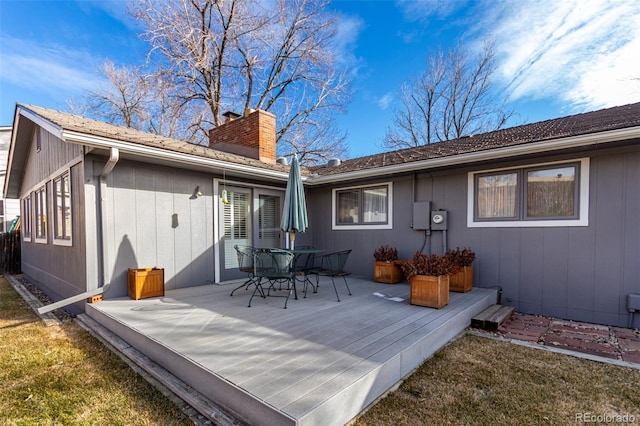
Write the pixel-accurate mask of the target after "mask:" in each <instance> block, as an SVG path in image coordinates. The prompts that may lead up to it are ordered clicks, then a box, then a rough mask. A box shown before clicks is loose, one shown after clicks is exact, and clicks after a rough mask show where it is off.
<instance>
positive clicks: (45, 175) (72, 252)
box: [21, 131, 86, 312]
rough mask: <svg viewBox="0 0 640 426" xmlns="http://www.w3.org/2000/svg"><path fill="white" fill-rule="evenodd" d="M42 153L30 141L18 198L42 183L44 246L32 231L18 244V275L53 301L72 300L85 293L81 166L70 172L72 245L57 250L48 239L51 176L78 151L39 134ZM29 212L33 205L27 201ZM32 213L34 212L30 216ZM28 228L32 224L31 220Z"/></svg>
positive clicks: (77, 154)
mask: <svg viewBox="0 0 640 426" xmlns="http://www.w3.org/2000/svg"><path fill="white" fill-rule="evenodd" d="M41 137H42V139H41V141H42V149H41V150H40V152H37V151H36V148H35V137H34V138H33V139H32V141H31V149H30V152H29V161H28V165H27V167H26V170H25V176H24V180H23V184H22V191H21V193H22V194H26V193H28V192H29V191H30V190H32V189H33V188H34V187H36V186H39V185H41V184H43V183H46V185H47V195H48V201H47V210H48V211H47V217H48V218H49V224H48V229H47V243H46V244H42V243H36V242H35V227H34V229H33V238H32V240H31V241H30V242H29V241H23V242H22V271H23V273H24V276H25V278H26V279H28V280H30V281H32V282H34V283H37V284H38V285H39V287H40V288H41V289H42V290H43V291H44V292H45V293H47V294H48V295H49V296H51V297H52V298H54V299H56V300H57V299H63V298H66V297H71V296H75V295H77V294H79V293H81V292H83V291H84V290H85V286H86V282H85V276H86V262H85V256H84V253H85V250H86V245H85V235H84V234H85V233H84V228H85V217H84V209H83V208H81V206H83V204H84V188H83V181H84V170H83V166H82V163H78V164H76V165H74V166H73V167H71V168H70V171H71V188H72V193H71V197H72V238H73V245H72V246H70V247H68V246H60V245H54V244H53V236H52V232H53V230H52V228H51V227H52V223H53V222H52V218H53V204H52V198H51V197H52V195H51V194H52V191H53V188H52V181H51V178H52V177H55V176H53V174H55V173H56V172H58V171H59V170H60V168H61V167H63V166H65V165H66V164H69V162H70V161H72V160H73V159H76V160H77V161H80V158H81V157H80V156H81V153H82V149H81V148H80V147H78V146H71V145H69V144H66V143H63V142H62V141H60V140H59V139H57V138H55V137H53V136H52V135H51V134H49V133H47V132H44V131H42V133H41ZM31 206H32V210H35V203H34V201H33V199H32V201H31ZM32 213H34V212H32ZM32 224H35V222H34V219H33V218H32ZM82 305H83V303H78V304H76V305H73V306H71V307H70V308H69V309H70V310H72V311H75V312H78V311H79V310H80V309H82Z"/></svg>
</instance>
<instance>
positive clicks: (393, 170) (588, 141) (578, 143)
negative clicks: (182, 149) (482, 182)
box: [305, 127, 640, 186]
mask: <svg viewBox="0 0 640 426" xmlns="http://www.w3.org/2000/svg"><path fill="white" fill-rule="evenodd" d="M634 138H640V127H629V128H624V129H617V130H610V131H606V132H599V133H590V134H586V135H579V136H570V137H566V138H556V139H549V140H543V141H539V142H532V143H527V144H522V145H515V146H509V147H503V148H495V149H488V150H483V151H475V152H469V153H464V154H454V155H449V156H446V157H438V158H430V159H426V160H419V161H412V162H409V163H401V164H394V165H390V166H381V167H373V168H370V169H365V170H355V171H347V172H344V173H336V174H328V175H321V176H318V175H312V176H311V177H310V178H309V179H308V181H307V182H305V183H306V184H307V185H311V186H313V185H322V184H327V183H336V182H344V181H352V180H357V179H367V178H373V177H380V176H385V175H392V174H398V173H407V172H409V173H410V172H414V171H418V170H428V169H433V168H439V167H447V166H458V165H460V166H462V165H467V164H471V163H477V162H481V161H487V160H495V159H506V158H513V157H519V156H523V155H531V154H540V153H544V152H553V151H559V150H565V149H571V148H578V147H585V146H590V145H599V144H605V143H610V142H618V141H623V140H628V139H634Z"/></svg>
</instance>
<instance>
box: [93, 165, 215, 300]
mask: <svg viewBox="0 0 640 426" xmlns="http://www.w3.org/2000/svg"><path fill="white" fill-rule="evenodd" d="M96 169H100V166H96ZM196 186H199V187H200V191H201V192H202V194H203V196H201V197H198V198H195V197H192V195H193V193H194V189H195V187H196ZM212 194H213V177H212V176H211V175H208V174H202V173H196V172H189V171H184V170H179V169H172V168H167V167H158V166H152V165H145V164H142V163H134V162H129V161H125V160H120V161H119V162H118V163H117V165H116V167H115V168H114V169H113V171H112V172H111V174H110V175H109V176H108V177H107V191H106V198H107V200H108V202H107V206H108V207H107V209H106V215H105V220H106V238H107V247H108V248H107V252H106V258H107V271H106V278H107V283H109V282H110V284H111V285H110V286H109V288H108V290H107V292H106V293H105V296H106V297H120V296H126V295H127V272H128V268H149V267H159V268H163V269H164V273H165V290H170V289H175V288H182V287H190V286H194V285H203V284H207V283H211V282H213V279H214V251H213V196H212Z"/></svg>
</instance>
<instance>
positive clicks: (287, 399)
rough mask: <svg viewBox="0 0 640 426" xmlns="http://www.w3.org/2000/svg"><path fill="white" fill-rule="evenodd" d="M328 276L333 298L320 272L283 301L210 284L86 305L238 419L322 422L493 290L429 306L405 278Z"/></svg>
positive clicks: (368, 393)
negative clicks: (310, 285)
mask: <svg viewBox="0 0 640 426" xmlns="http://www.w3.org/2000/svg"><path fill="white" fill-rule="evenodd" d="M336 285H337V286H338V292H339V293H340V298H341V300H342V301H341V302H337V300H336V297H335V293H334V291H333V286H332V285H331V281H330V280H328V279H326V278H323V280H322V281H321V285H320V289H319V291H318V293H311V292H309V293H308V295H307V297H306V298H303V297H302V292H299V299H298V300H294V299H293V296H292V297H291V299H290V300H289V304H288V307H287V309H282V306H283V305H284V300H283V299H282V298H267V299H266V300H265V299H262V298H254V301H253V302H252V307H251V308H248V307H247V303H248V300H249V297H250V296H251V292H250V291H244V290H239V291H237V292H236V293H235V294H234V296H233V297H230V296H229V293H230V292H231V290H232V289H233V288H235V287H234V285H208V286H200V287H190V288H184V289H178V290H169V291H167V292H166V294H165V296H164V297H160V298H153V299H141V300H137V301H136V300H131V299H129V298H119V299H112V300H105V301H103V302H100V303H97V304H92V305H88V309H87V314H88V315H89V316H90V317H92V318H93V319H94V320H96V321H97V322H99V323H102V324H103V325H104V326H105V327H107V328H109V329H111V331H113V332H114V333H116V334H117V333H120V334H121V337H122V338H123V339H125V340H127V341H128V343H129V344H130V345H132V346H133V347H135V348H136V349H137V350H139V351H141V352H142V353H144V354H145V355H147V356H148V357H149V358H151V359H153V360H154V361H156V362H157V363H158V364H160V365H161V366H163V367H164V368H166V369H167V370H169V371H170V372H171V373H173V374H174V375H176V376H178V377H179V378H181V379H182V380H184V381H186V382H187V383H189V384H191V385H192V386H193V387H194V388H195V389H197V390H198V391H200V392H201V393H203V394H205V395H206V396H208V397H210V398H212V399H214V400H216V402H218V403H221V404H222V405H224V406H226V407H227V408H228V409H229V410H230V411H232V412H235V413H236V414H237V415H238V416H239V417H240V418H242V419H243V420H244V421H247V422H249V423H252V424H266V423H267V422H276V423H283V424H301V425H314V424H323V425H324V424H342V423H346V422H348V421H349V420H350V419H351V418H353V417H354V416H355V415H357V414H358V412H359V411H360V410H362V409H363V408H365V407H366V406H367V405H368V404H370V403H371V402H372V401H374V400H375V399H376V398H377V397H378V396H379V395H381V394H382V393H384V392H385V391H386V390H387V389H389V388H390V387H391V386H393V385H394V384H395V383H397V382H398V381H399V380H400V379H402V377H403V376H405V375H406V374H408V373H409V372H411V371H412V370H413V369H414V368H416V367H417V366H418V365H419V364H420V363H421V362H422V361H423V360H424V359H425V358H427V357H429V356H430V355H431V354H433V352H435V350H437V349H438V348H439V347H441V346H443V345H444V344H446V343H447V342H448V341H449V340H450V339H451V338H452V337H454V336H455V335H457V334H458V333H460V331H462V330H463V329H464V328H465V327H466V326H468V325H469V322H470V319H471V317H473V316H474V315H476V314H477V313H478V312H480V311H482V310H483V309H485V308H486V307H487V306H489V305H491V304H493V303H495V302H496V298H497V296H496V291H495V290H489V289H473V290H472V291H471V292H469V293H464V294H462V293H451V294H450V303H449V305H448V306H446V307H445V308H443V309H440V310H437V309H430V308H424V307H420V306H413V305H410V304H409V302H408V301H409V285H408V284H406V283H404V284H395V285H386V284H380V283H373V282H371V281H368V280H366V279H361V278H358V277H350V279H349V286H350V287H351V291H352V293H353V295H352V296H348V295H347V294H346V289H345V287H344V284H342V285H341V284H340V282H337V283H336ZM375 292H379V293H384V294H387V295H389V296H392V297H400V298H402V299H404V300H403V301H402V302H394V301H391V300H387V299H385V298H382V297H378V296H376V295H374V293H375ZM221 399H222V401H220V400H221Z"/></svg>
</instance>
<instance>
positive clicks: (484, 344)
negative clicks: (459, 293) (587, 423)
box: [355, 335, 640, 426]
mask: <svg viewBox="0 0 640 426" xmlns="http://www.w3.org/2000/svg"><path fill="white" fill-rule="evenodd" d="M638 383H640V370H638V369H632V368H626V367H619V366H614V365H610V364H603V363H598V362H594V361H588V360H584V359H578V358H575V357H572V356H568V355H561V354H557V353H551V352H547V351H542V350H537V349H533V348H527V347H523V346H518V345H514V344H511V343H507V342H502V341H496V340H490V339H486V338H482V337H475V336H469V335H467V336H464V337H462V338H460V339H458V340H456V341H455V342H453V343H452V344H450V345H448V346H447V347H445V348H443V349H442V350H440V351H439V352H437V353H436V354H435V355H434V357H433V358H431V359H430V360H429V361H427V362H425V363H424V364H423V365H422V366H421V367H420V368H419V369H418V370H417V371H416V372H415V373H414V374H412V375H411V376H410V377H409V378H408V379H407V380H406V381H405V382H404V383H403V384H402V385H401V386H400V388H399V389H398V390H396V391H395V392H392V393H390V394H389V395H388V396H387V397H386V398H384V399H382V400H381V401H379V402H378V403H377V404H376V405H375V406H373V407H372V408H371V409H370V410H369V411H368V412H367V413H365V414H364V415H363V416H362V417H361V418H359V419H358V420H357V421H356V422H355V424H356V425H359V426H364V425H389V424H394V425H421V424H438V425H443V424H455V425H458V424H467V425H487V424H500V425H523V424H575V423H583V422H582V421H577V422H576V420H577V418H576V415H580V414H584V413H590V417H589V418H590V419H592V420H594V421H595V420H598V419H597V417H592V416H605V415H609V416H615V415H620V416H625V415H626V416H627V419H629V417H630V416H632V418H633V419H634V421H635V422H640V392H639V391H638ZM592 422H593V421H592ZM611 422H612V421H611V420H610V421H609V423H611ZM600 423H604V422H602V421H601V422H600ZM613 423H615V421H613ZM619 423H622V421H620V422H619ZM626 423H629V421H627V422H626Z"/></svg>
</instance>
